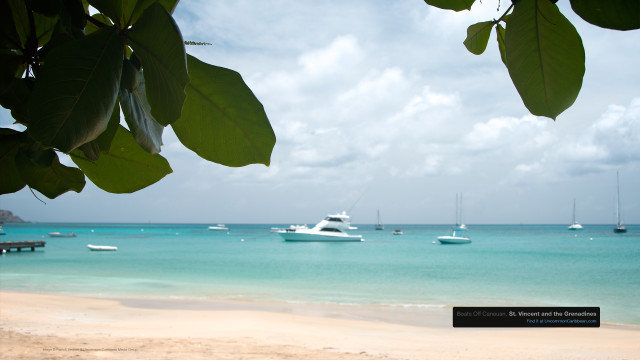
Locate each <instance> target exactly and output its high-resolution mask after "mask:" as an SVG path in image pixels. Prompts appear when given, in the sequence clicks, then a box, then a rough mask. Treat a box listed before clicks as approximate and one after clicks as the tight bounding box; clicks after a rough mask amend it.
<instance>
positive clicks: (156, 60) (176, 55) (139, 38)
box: [127, 3, 189, 126]
mask: <svg viewBox="0 0 640 360" xmlns="http://www.w3.org/2000/svg"><path fill="white" fill-rule="evenodd" d="M127 36H128V40H129V43H130V45H131V47H132V48H133V51H134V52H135V53H136V56H137V57H138V59H139V60H140V62H141V63H142V67H143V68H144V74H145V80H146V91H147V99H148V100H149V104H150V105H151V114H152V115H153V117H154V118H155V119H156V120H157V121H158V123H160V124H161V125H164V126H167V125H169V124H171V123H174V122H175V121H176V120H178V119H179V118H180V114H181V112H182V105H183V104H184V99H185V97H186V94H185V89H184V88H185V86H186V85H187V84H188V83H189V75H188V73H187V63H186V53H185V50H184V42H183V40H182V35H181V34H180V29H178V25H176V23H175V21H174V20H173V18H172V17H171V15H170V14H169V13H168V12H167V10H165V9H164V8H163V7H162V5H160V4H159V3H155V4H153V5H152V6H150V7H149V8H148V9H147V10H145V12H144V13H143V14H142V16H141V17H140V19H139V20H138V21H137V22H136V23H135V24H133V26H132V27H131V30H130V31H128V32H127Z"/></svg>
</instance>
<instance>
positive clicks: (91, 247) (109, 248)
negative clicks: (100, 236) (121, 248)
mask: <svg viewBox="0 0 640 360" xmlns="http://www.w3.org/2000/svg"><path fill="white" fill-rule="evenodd" d="M87 247H88V248H89V250H91V251H116V250H118V247H117V246H107V245H91V244H89V245H87Z"/></svg>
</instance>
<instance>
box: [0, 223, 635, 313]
mask: <svg viewBox="0 0 640 360" xmlns="http://www.w3.org/2000/svg"><path fill="white" fill-rule="evenodd" d="M208 225H209V224H199V225H198V224H187V225H184V224H61V223H55V224H4V226H3V227H4V230H5V232H6V233H7V235H5V236H2V238H0V241H19V240H45V241H46V242H47V244H46V247H45V248H40V249H37V250H36V251H35V252H31V251H24V252H21V253H18V252H11V253H9V254H5V255H2V257H0V289H2V290H6V291H25V292H40V293H53V294H75V295H89V296H100V297H138V296H139V297H153V298H167V299H169V298H171V299H175V298H181V299H253V300H268V301H276V302H292V303H319V304H355V305H360V304H362V305H380V306H386V305H388V306H402V307H430V306H436V307H437V306H599V307H600V308H601V320H602V321H603V322H609V323H621V324H634V325H640V229H639V228H637V227H634V226H629V232H628V233H627V234H614V233H613V231H612V228H613V226H612V225H597V226H596V225H591V226H590V225H585V229H584V230H582V231H579V232H570V231H568V230H567V227H566V226H565V225H549V226H530V225H522V226H513V225H509V226H506V225H499V226H497V225H496V226H490V225H476V226H470V231H468V233H467V234H468V235H469V236H471V238H472V240H473V243H472V244H469V245H438V244H435V240H436V237H437V236H438V235H445V234H448V233H449V228H448V227H447V226H426V225H398V226H393V225H391V226H389V225H387V226H386V229H385V230H383V231H375V230H373V226H372V225H360V226H359V230H356V231H353V232H352V233H354V234H362V235H363V236H364V238H365V239H366V241H365V242H360V243H289V242H284V241H282V239H281V238H280V236H279V235H278V234H276V233H272V232H270V228H271V227H273V226H284V225H240V224H238V225H235V224H231V225H229V229H230V230H229V232H228V233H227V232H217V231H209V230H208V229H207V227H208ZM287 226H288V225H287ZM396 228H401V229H402V231H403V232H404V235H398V236H394V235H392V231H393V230H394V229H396ZM53 231H59V232H75V233H76V234H77V237H74V238H51V237H49V236H47V233H48V232H53ZM87 244H94V245H113V246H117V247H118V251H117V252H91V251H89V250H88V248H87Z"/></svg>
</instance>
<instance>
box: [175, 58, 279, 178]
mask: <svg viewBox="0 0 640 360" xmlns="http://www.w3.org/2000/svg"><path fill="white" fill-rule="evenodd" d="M188 63H189V73H190V74H191V83H190V84H189V85H188V86H187V100H186V101H185V104H184V108H183V110H182V118H181V119H180V120H178V121H177V122H176V123H174V124H172V127H173V130H174V131H175V133H176V135H177V136H178V139H180V141H181V142H182V144H184V146H186V147H187V148H189V149H191V150H193V151H195V152H196V153H197V154H198V155H200V156H201V157H202V158H204V159H207V160H209V161H213V162H216V163H219V164H222V165H226V166H244V165H248V164H256V163H259V164H265V165H269V163H270V158H271V151H272V150H273V147H274V145H275V142H276V137H275V134H274V132H273V129H272V128H271V124H269V119H268V118H267V115H266V113H265V112H264V107H263V106H262V104H261V103H260V101H258V99H257V98H256V97H255V95H254V94H253V92H252V91H251V89H249V87H248V86H247V85H246V84H245V82H244V81H243V80H242V77H241V76H240V74H238V73H237V72H235V71H233V70H229V69H225V68H222V67H218V66H214V65H210V64H207V63H204V62H202V61H200V60H198V59H196V58H195V57H193V56H191V55H188Z"/></svg>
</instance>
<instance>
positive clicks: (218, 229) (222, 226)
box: [209, 224, 229, 231]
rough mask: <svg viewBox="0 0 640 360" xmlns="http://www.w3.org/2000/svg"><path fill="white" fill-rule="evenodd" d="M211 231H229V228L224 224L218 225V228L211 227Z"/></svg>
mask: <svg viewBox="0 0 640 360" xmlns="http://www.w3.org/2000/svg"><path fill="white" fill-rule="evenodd" d="M209 230H212V231H229V228H228V227H226V226H225V225H224V224H218V225H216V226H209Z"/></svg>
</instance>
